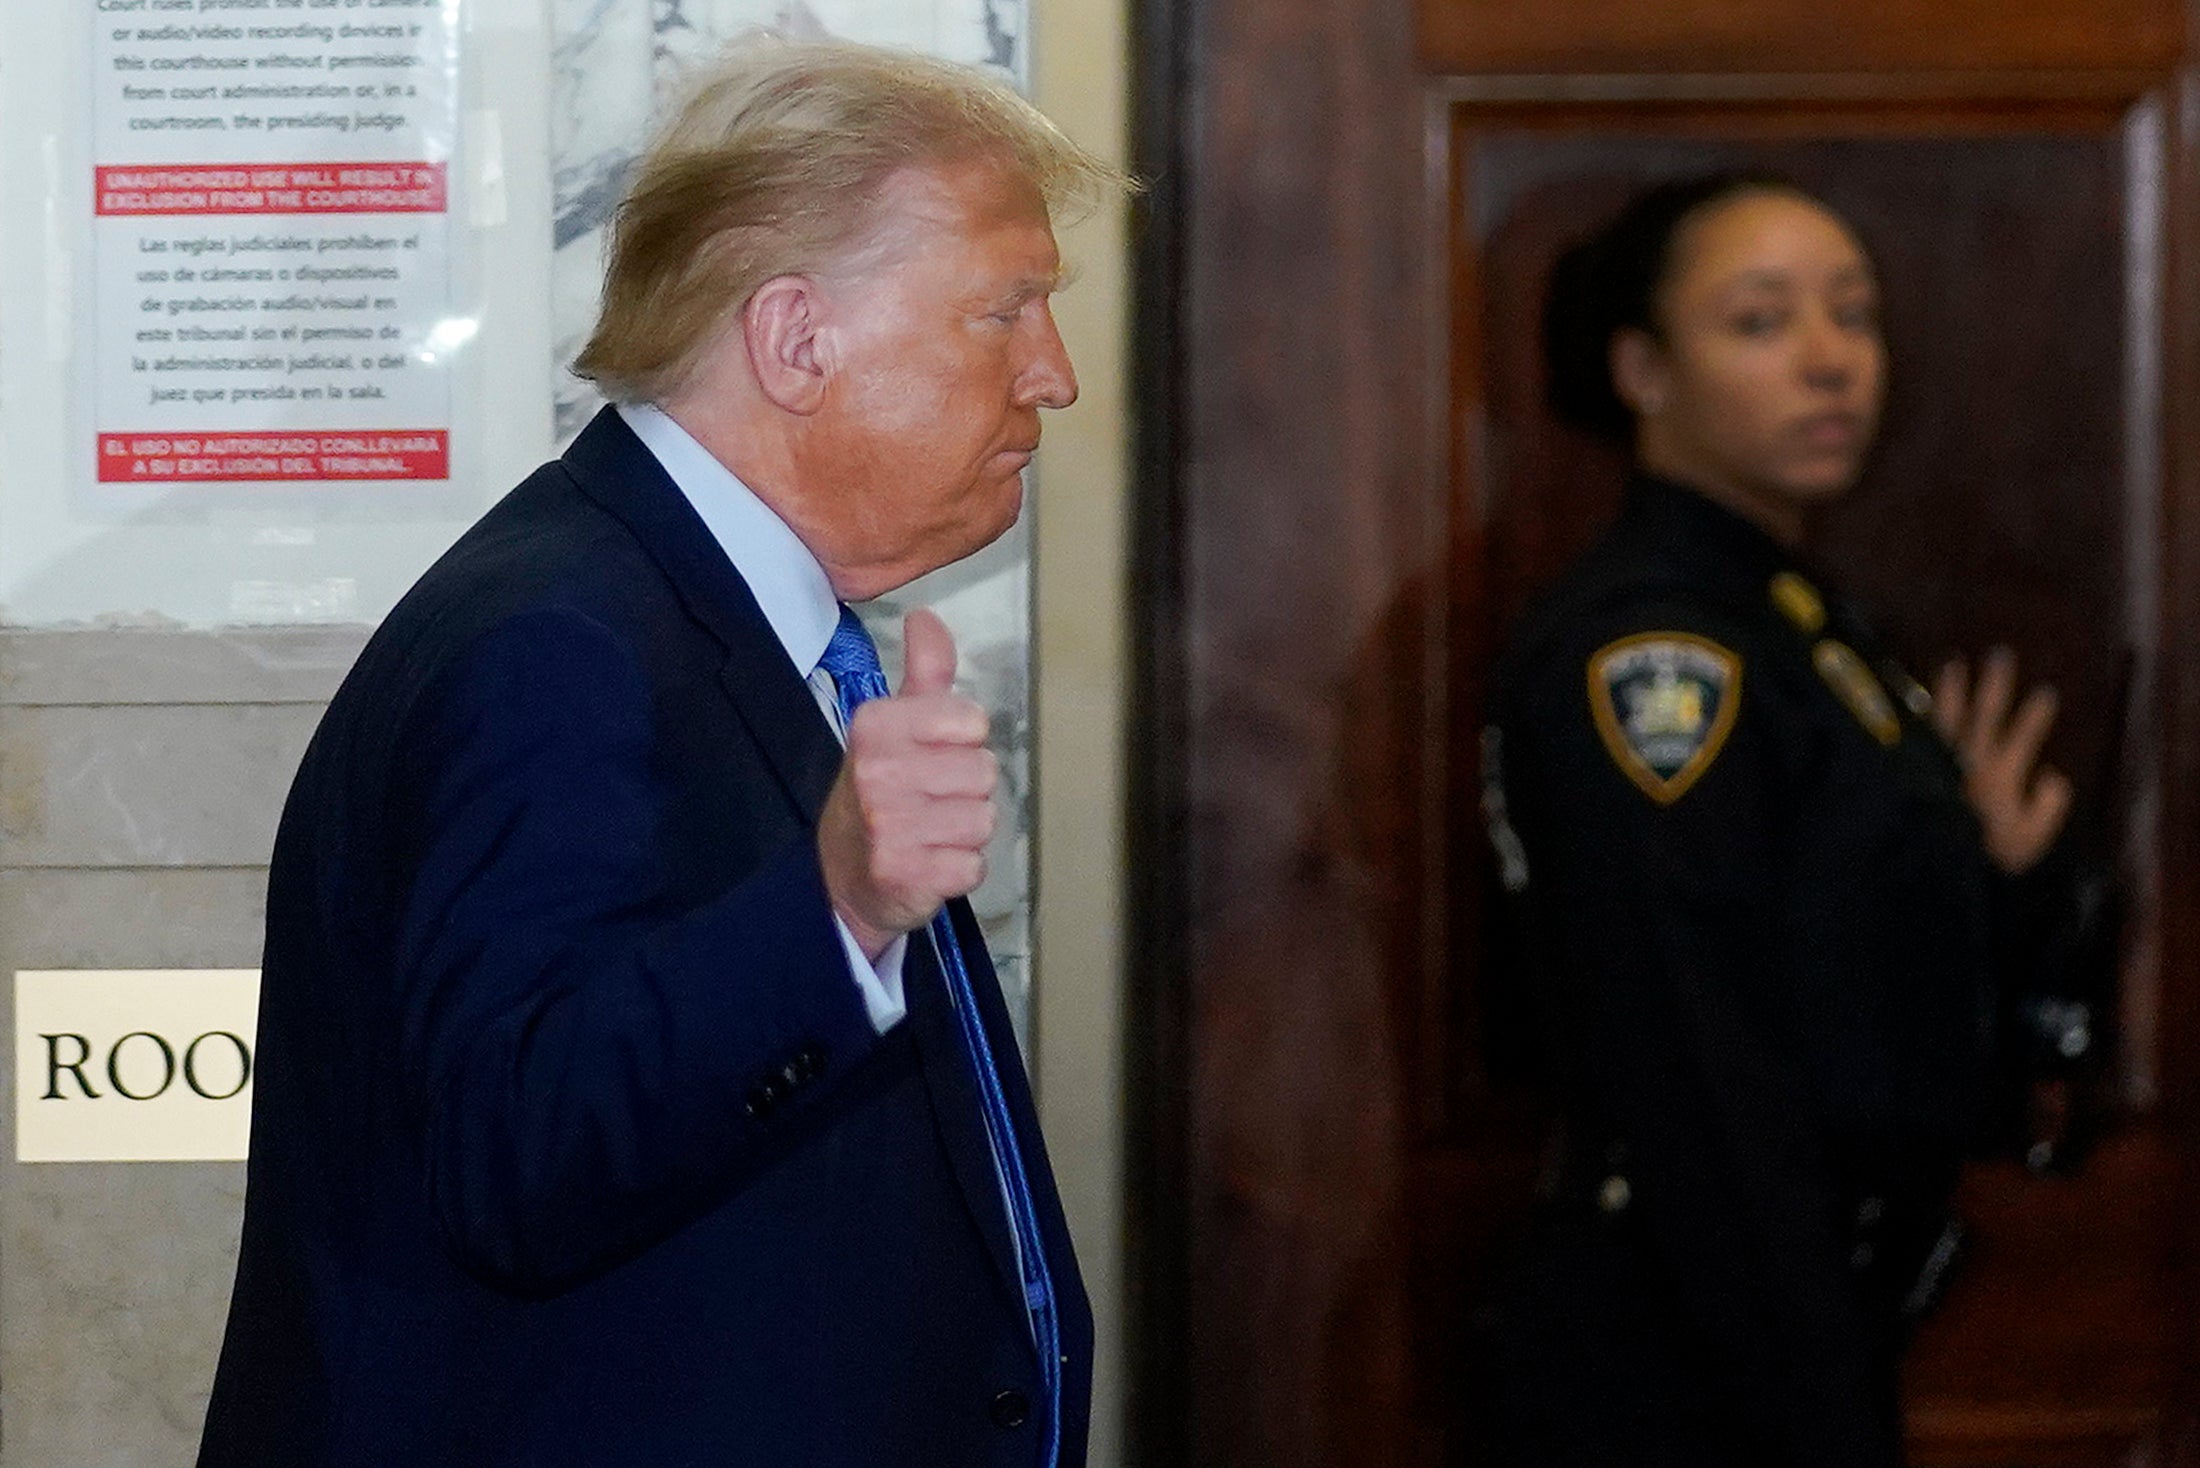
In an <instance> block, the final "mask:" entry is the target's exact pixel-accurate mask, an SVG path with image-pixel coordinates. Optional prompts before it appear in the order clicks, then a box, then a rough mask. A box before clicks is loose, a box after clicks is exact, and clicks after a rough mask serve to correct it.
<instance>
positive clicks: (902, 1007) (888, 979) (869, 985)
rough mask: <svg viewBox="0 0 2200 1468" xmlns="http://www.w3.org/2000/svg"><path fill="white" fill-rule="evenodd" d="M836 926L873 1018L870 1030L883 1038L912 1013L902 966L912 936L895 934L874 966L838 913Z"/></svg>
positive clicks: (854, 976)
mask: <svg viewBox="0 0 2200 1468" xmlns="http://www.w3.org/2000/svg"><path fill="white" fill-rule="evenodd" d="M833 927H834V929H835V930H837V931H838V932H839V934H840V946H841V948H842V949H844V950H845V951H846V952H847V954H848V973H849V976H850V977H851V978H853V979H854V980H855V981H856V992H857V993H859V994H861V995H862V996H863V1008H864V1011H865V1012H866V1013H868V1014H869V1015H870V1016H871V1028H872V1029H874V1030H877V1031H878V1032H879V1033H880V1034H882V1035H883V1034H885V1033H886V1032H887V1031H888V1030H890V1029H892V1028H893V1027H894V1026H895V1025H897V1024H900V1023H901V1021H902V1018H903V1016H905V1015H907V1014H908V1013H909V1005H908V1003H907V1001H906V999H905V998H904V997H903V992H902V987H901V963H902V959H903V958H904V957H906V956H907V955H908V952H909V935H908V934H907V933H899V934H896V935H895V937H894V941H893V942H891V943H889V944H887V945H886V951H885V952H884V953H881V954H880V955H879V956H878V962H877V963H875V964H874V963H873V962H871V960H870V959H868V958H865V957H864V956H863V947H862V945H861V944H859V943H857V942H856V935H855V934H854V933H851V932H849V931H848V925H847V923H845V922H843V921H841V918H840V914H838V913H835V914H833Z"/></svg>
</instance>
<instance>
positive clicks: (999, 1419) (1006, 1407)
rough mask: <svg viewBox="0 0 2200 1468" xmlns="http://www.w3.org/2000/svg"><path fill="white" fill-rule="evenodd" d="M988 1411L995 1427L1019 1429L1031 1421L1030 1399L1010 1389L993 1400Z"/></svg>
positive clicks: (1014, 1389)
mask: <svg viewBox="0 0 2200 1468" xmlns="http://www.w3.org/2000/svg"><path fill="white" fill-rule="evenodd" d="M988 1411H989V1415H990V1416H991V1417H992V1418H993V1425H994V1426H995V1427H1021V1426H1023V1425H1024V1424H1025V1423H1026V1422H1029V1421H1030V1420H1031V1398H1029V1397H1027V1396H1025V1395H1024V1394H1023V1393H1022V1392H1020V1391H1018V1390H1016V1388H1014V1387H1010V1388H1009V1389H1008V1390H1006V1391H1004V1392H1001V1393H999V1394H998V1395H996V1396H995V1397H994V1398H993V1405H992V1407H991V1408H990V1409H988Z"/></svg>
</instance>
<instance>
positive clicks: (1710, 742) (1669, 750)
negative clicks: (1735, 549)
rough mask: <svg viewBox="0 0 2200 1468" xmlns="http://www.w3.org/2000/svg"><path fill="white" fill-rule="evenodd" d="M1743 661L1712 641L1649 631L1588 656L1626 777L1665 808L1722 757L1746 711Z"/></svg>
mask: <svg viewBox="0 0 2200 1468" xmlns="http://www.w3.org/2000/svg"><path fill="white" fill-rule="evenodd" d="M1741 692H1742V660H1741V657H1740V655H1738V654H1736V653H1733V652H1729V651H1728V650H1727V649H1725V648H1723V647H1721V646H1719V644H1717V643H1716V642H1713V641H1711V640H1710V639H1709V638H1705V637H1697V636H1695V635H1694V634H1692V633H1688V632H1645V633H1641V634H1639V635H1637V636H1634V637H1623V638H1621V639H1620V640H1619V641H1617V642H1614V643H1611V644H1609V645H1608V646H1606V647H1604V648H1602V649H1600V650H1599V651H1598V652H1597V654H1596V655H1595V656H1594V657H1592V658H1590V659H1589V708H1590V711H1591V712H1592V713H1593V714H1594V715H1595V716H1596V725H1597V733H1598V734H1600V735H1602V736H1603V738H1604V747H1605V749H1606V750H1607V751H1608V752H1610V754H1611V756H1612V762H1613V763H1614V764H1616V765H1618V766H1619V768H1620V772H1621V773H1622V774H1624V775H1626V776H1627V778H1628V779H1630V780H1632V781H1634V782H1635V783H1636V784H1637V785H1639V786H1641V787H1642V792H1643V794H1645V795H1647V796H1649V797H1650V798H1651V799H1652V800H1654V801H1656V802H1657V803H1658V804H1660V805H1671V804H1672V803H1673V802H1674V801H1676V800H1678V799H1680V798H1681V797H1682V796H1683V795H1685V794H1687V793H1688V788H1689V787H1690V786H1691V785H1693V784H1695V783H1696V781H1697V780H1699V779H1701V778H1702V777H1703V772H1704V771H1705V770H1707V769H1709V768H1711V762H1712V760H1714V759H1716V758H1718V754H1719V749H1720V747H1721V746H1723V745H1724V744H1725V743H1726V736H1727V735H1728V734H1729V733H1730V732H1732V730H1733V728H1734V718H1735V715H1736V714H1737V713H1738V712H1739V711H1740V709H1741Z"/></svg>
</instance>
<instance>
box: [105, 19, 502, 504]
mask: <svg viewBox="0 0 2200 1468" xmlns="http://www.w3.org/2000/svg"><path fill="white" fill-rule="evenodd" d="M79 3H85V0H79ZM90 3H93V4H96V5H97V7H98V15H97V19H96V22H95V24H96V34H95V40H94V45H93V94H92V95H93V141H94V148H95V158H96V160H97V162H96V164H95V169H94V173H95V178H94V191H93V210H94V214H95V221H94V252H95V265H94V275H95V279H94V286H93V289H94V294H95V297H96V305H95V307H94V325H93V331H94V344H95V345H94V351H95V354H96V361H97V369H96V370H97V376H98V385H97V394H96V412H97V424H98V448H97V453H98V478H99V480H100V482H101V483H105V484H153V485H164V484H177V483H193V482H199V483H204V482H219V481H229V482H235V481H247V482H275V481H358V480H376V481H393V480H447V479H449V478H450V473H451V470H450V426H451V383H450V359H451V356H452V354H453V353H454V352H455V351H456V350H457V349H458V348H459V347H460V346H462V345H464V343H465V341H466V340H467V338H469V337H470V336H471V335H472V327H473V322H472V321H470V320H468V321H458V320H455V319H454V318H453V316H452V307H451V299H452V289H451V258H450V192H451V190H450V176H449V167H450V157H451V150H452V146H453V143H454V140H455V136H456V131H457V112H456V107H457V87H456V74H457V54H456V51H455V50H454V47H455V44H456V37H455V33H454V30H453V27H452V17H453V16H454V14H455V12H456V6H455V5H446V4H445V3H444V0H90Z"/></svg>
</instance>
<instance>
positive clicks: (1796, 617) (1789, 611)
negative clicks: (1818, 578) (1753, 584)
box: [1765, 571, 1826, 637]
mask: <svg viewBox="0 0 2200 1468" xmlns="http://www.w3.org/2000/svg"><path fill="white" fill-rule="evenodd" d="M1765 594H1766V595H1768V596H1770V597H1771V598H1772V605H1773V606H1774V607H1775V608H1776V609H1777V610H1778V611H1779V613H1780V615H1781V616H1783V617H1785V618H1787V619H1788V620H1789V621H1790V622H1793V623H1794V624H1795V630H1796V631H1798V632H1800V633H1802V634H1803V635H1804V636H1805V637H1816V636H1817V635H1818V634H1819V633H1821V632H1823V631H1825V630H1826V599H1825V598H1824V597H1823V596H1821V595H1819V594H1818V588H1817V587H1815V586H1813V585H1811V584H1810V583H1809V582H1808V581H1805V580H1804V579H1803V578H1802V577H1800V576H1798V575H1796V574H1795V573H1794V572H1793V571H1782V572H1780V573H1779V574H1778V575H1776V576H1774V577H1773V578H1772V580H1771V581H1770V582H1769V583H1768V584H1767V585H1766V587H1765Z"/></svg>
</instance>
